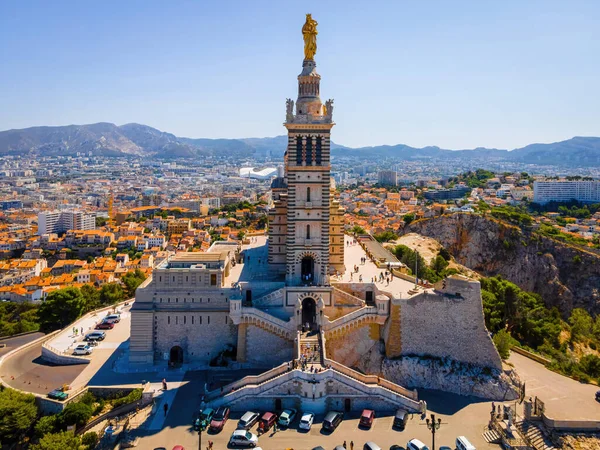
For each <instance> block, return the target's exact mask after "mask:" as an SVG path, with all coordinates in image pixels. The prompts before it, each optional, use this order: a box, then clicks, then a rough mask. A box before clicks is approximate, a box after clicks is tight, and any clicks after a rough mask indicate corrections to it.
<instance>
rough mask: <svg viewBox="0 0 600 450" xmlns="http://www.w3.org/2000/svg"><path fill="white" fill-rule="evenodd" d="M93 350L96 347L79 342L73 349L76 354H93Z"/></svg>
mask: <svg viewBox="0 0 600 450" xmlns="http://www.w3.org/2000/svg"><path fill="white" fill-rule="evenodd" d="M92 350H94V349H93V348H92V347H90V346H89V345H86V344H79V345H78V346H77V347H75V349H74V350H73V354H74V355H91V354H92Z"/></svg>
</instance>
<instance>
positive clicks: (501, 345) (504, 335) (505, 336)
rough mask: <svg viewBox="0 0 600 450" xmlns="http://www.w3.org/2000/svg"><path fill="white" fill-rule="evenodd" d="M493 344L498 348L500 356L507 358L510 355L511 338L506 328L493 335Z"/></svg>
mask: <svg viewBox="0 0 600 450" xmlns="http://www.w3.org/2000/svg"><path fill="white" fill-rule="evenodd" d="M493 340H494V345H495V346H496V348H497V349H498V353H499V354H500V358H502V359H507V358H508V357H509V356H510V347H511V341H512V338H511V337H510V333H509V332H508V331H506V330H500V331H498V332H497V333H496V334H495V335H494V338H493Z"/></svg>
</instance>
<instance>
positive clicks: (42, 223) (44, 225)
mask: <svg viewBox="0 0 600 450" xmlns="http://www.w3.org/2000/svg"><path fill="white" fill-rule="evenodd" d="M94 228H96V215H95V214H93V213H85V212H82V211H41V212H40V213H38V235H40V236H41V235H44V234H49V233H64V232H66V231H69V230H93V229H94Z"/></svg>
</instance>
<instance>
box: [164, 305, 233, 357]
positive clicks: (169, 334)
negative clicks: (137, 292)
mask: <svg viewBox="0 0 600 450" xmlns="http://www.w3.org/2000/svg"><path fill="white" fill-rule="evenodd" d="M154 323H155V325H156V336H157V340H156V341H155V342H156V345H155V351H156V352H157V357H158V358H159V359H164V356H165V354H166V355H167V359H168V353H169V351H170V350H171V348H172V347H174V346H176V345H178V346H180V347H181V348H182V349H183V362H184V363H189V362H200V361H205V362H207V363H208V362H209V361H210V359H212V358H214V357H215V356H217V355H218V354H219V353H220V352H221V351H222V350H224V349H225V348H226V346H227V344H232V345H237V326H235V325H234V324H233V323H232V321H231V318H230V317H229V312H225V311H218V312H217V311H211V312H199V311H194V312H189V311H188V312H185V311H182V312H178V311H168V312H167V311H162V312H156V313H155V322H154Z"/></svg>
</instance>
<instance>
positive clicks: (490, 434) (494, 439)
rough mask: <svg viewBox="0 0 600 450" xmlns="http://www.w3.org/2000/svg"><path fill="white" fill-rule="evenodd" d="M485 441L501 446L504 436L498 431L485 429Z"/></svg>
mask: <svg viewBox="0 0 600 450" xmlns="http://www.w3.org/2000/svg"><path fill="white" fill-rule="evenodd" d="M483 439H485V442H488V443H490V444H499V443H500V442H501V441H502V436H500V433H498V432H497V431H496V430H494V429H492V428H489V427H485V429H484V430H483Z"/></svg>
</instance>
